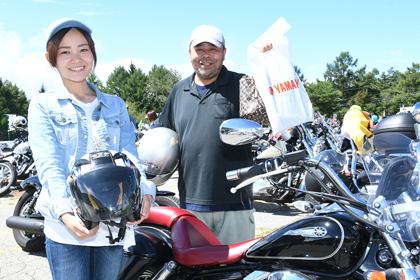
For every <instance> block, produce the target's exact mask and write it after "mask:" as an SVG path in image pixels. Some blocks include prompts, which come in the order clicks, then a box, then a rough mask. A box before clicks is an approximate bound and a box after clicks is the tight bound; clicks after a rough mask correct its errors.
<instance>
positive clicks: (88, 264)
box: [45, 238, 124, 280]
mask: <svg viewBox="0 0 420 280" xmlns="http://www.w3.org/2000/svg"><path fill="white" fill-rule="evenodd" d="M45 239H46V240H45V245H46V246H45V249H46V252H47V258H48V264H49V265H50V270H51V274H52V278H53V279H54V280H62V279H69V280H70V279H71V280H76V279H77V280H92V279H97V280H99V279H100V280H111V279H112V280H115V279H117V277H118V272H119V270H120V266H121V261H122V258H123V253H124V250H123V247H122V246H104V247H88V246H77V245H68V244H61V243H57V242H54V241H52V240H51V239H48V238H45Z"/></svg>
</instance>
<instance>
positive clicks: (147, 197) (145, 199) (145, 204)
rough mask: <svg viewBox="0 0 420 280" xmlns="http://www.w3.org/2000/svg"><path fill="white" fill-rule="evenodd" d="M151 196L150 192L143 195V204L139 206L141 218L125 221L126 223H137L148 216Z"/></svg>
mask: <svg viewBox="0 0 420 280" xmlns="http://www.w3.org/2000/svg"><path fill="white" fill-rule="evenodd" d="M152 200H153V197H152V196H151V195H150V194H145V195H143V205H142V207H141V218H140V220H137V221H134V222H127V225H138V224H140V223H142V222H143V221H144V220H146V219H147V218H148V217H149V212H150V207H151V206H152Z"/></svg>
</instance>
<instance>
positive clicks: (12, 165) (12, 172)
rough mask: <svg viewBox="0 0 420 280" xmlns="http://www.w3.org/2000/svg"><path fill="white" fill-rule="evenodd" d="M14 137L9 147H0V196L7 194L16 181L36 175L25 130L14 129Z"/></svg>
mask: <svg viewBox="0 0 420 280" xmlns="http://www.w3.org/2000/svg"><path fill="white" fill-rule="evenodd" d="M12 132H13V134H15V135H16V138H15V139H14V141H13V145H12V146H11V147H7V146H2V147H1V149H2V158H1V159H0V176H1V178H0V196H4V195H6V194H8V193H9V192H10V191H11V189H12V188H13V186H14V185H15V183H16V181H17V179H25V178H27V177H30V176H33V175H35V174H36V168H35V162H34V159H33V157H32V151H31V149H30V147H29V143H28V137H27V136H26V135H25V132H27V130H26V129H25V128H21V127H14V130H13V131H12Z"/></svg>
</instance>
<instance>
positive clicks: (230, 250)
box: [144, 206, 262, 267]
mask: <svg viewBox="0 0 420 280" xmlns="http://www.w3.org/2000/svg"><path fill="white" fill-rule="evenodd" d="M144 223H153V224H157V225H161V226H166V227H168V228H171V240H172V252H173V254H174V258H175V260H176V261H177V262H178V263H180V264H182V265H186V266H190V267H192V266H211V265H221V264H232V263H236V262H239V261H240V260H241V259H242V258H243V255H244V253H245V252H246V250H247V249H248V248H249V247H251V246H252V245H254V244H255V243H256V242H257V241H258V240H260V239H261V238H262V237H259V238H255V239H252V240H249V241H245V242H242V243H238V244H232V245H222V244H221V243H220V241H219V240H218V239H217V237H216V236H215V235H214V234H213V232H212V231H211V230H210V229H209V228H208V227H207V226H206V225H205V224H204V223H203V222H202V221H201V220H199V219H198V218H197V217H196V216H195V215H193V214H192V213H191V212H189V211H186V210H183V209H178V208H173V207H165V206H160V207H152V208H151V209H150V212H149V217H148V218H147V220H145V221H144Z"/></svg>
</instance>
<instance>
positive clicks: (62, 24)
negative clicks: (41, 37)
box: [45, 18, 92, 46]
mask: <svg viewBox="0 0 420 280" xmlns="http://www.w3.org/2000/svg"><path fill="white" fill-rule="evenodd" d="M69 27H78V28H80V29H82V30H84V31H86V32H87V33H88V34H89V35H92V29H90V28H89V27H88V26H87V25H86V24H84V23H83V22H81V21H79V20H77V19H72V18H62V19H59V20H57V21H55V22H53V23H52V24H51V25H50V26H49V27H48V29H47V36H46V40H45V46H47V45H48V42H49V41H50V40H51V38H52V37H53V36H54V35H55V34H56V33H57V32H58V31H60V30H61V29H63V28H69Z"/></svg>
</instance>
